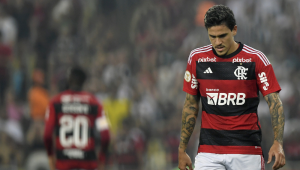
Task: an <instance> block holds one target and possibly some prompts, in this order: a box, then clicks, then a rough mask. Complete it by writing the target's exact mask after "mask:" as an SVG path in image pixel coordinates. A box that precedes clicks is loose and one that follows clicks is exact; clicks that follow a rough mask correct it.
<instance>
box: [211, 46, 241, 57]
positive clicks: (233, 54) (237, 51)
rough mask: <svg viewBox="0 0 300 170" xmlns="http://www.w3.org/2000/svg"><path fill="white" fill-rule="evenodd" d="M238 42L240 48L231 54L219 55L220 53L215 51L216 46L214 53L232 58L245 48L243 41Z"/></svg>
mask: <svg viewBox="0 0 300 170" xmlns="http://www.w3.org/2000/svg"><path fill="white" fill-rule="evenodd" d="M237 43H238V44H239V47H238V49H237V50H235V52H233V53H231V54H229V55H226V56H219V55H218V54H217V52H216V51H215V49H214V47H212V50H213V52H214V54H215V55H216V56H218V57H220V58H231V57H233V56H235V55H237V54H238V53H239V52H241V51H242V49H243V47H244V45H243V44H242V43H241V42H237Z"/></svg>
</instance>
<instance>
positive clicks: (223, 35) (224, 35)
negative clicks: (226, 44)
mask: <svg viewBox="0 0 300 170" xmlns="http://www.w3.org/2000/svg"><path fill="white" fill-rule="evenodd" d="M226 35H227V34H222V35H220V36H219V38H224V37H226Z"/></svg>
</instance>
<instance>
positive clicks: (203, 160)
mask: <svg viewBox="0 0 300 170" xmlns="http://www.w3.org/2000/svg"><path fill="white" fill-rule="evenodd" d="M241 169H242V170H265V161H264V158H263V156H262V155H246V154H214V153H204V152H200V153H198V155H197V156H196V158H195V169H194V170H241Z"/></svg>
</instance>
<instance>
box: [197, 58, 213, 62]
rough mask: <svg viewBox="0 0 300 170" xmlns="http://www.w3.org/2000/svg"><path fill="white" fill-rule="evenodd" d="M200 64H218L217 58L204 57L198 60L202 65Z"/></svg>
mask: <svg viewBox="0 0 300 170" xmlns="http://www.w3.org/2000/svg"><path fill="white" fill-rule="evenodd" d="M200 62H217V58H216V57H214V58H209V57H206V58H204V57H202V58H199V59H198V63H200Z"/></svg>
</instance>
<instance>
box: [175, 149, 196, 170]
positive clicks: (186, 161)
mask: <svg viewBox="0 0 300 170" xmlns="http://www.w3.org/2000/svg"><path fill="white" fill-rule="evenodd" d="M186 166H188V167H189V168H187V167H186ZM178 168H179V169H180V170H193V166H192V161H191V158H190V157H189V155H188V154H187V153H186V152H184V151H178Z"/></svg>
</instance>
